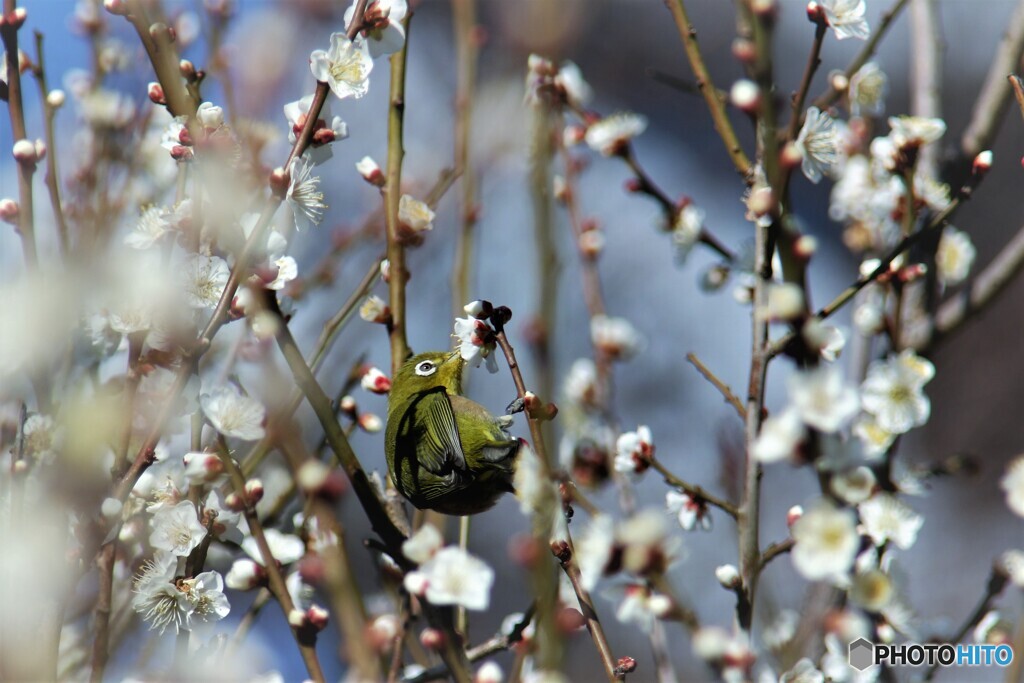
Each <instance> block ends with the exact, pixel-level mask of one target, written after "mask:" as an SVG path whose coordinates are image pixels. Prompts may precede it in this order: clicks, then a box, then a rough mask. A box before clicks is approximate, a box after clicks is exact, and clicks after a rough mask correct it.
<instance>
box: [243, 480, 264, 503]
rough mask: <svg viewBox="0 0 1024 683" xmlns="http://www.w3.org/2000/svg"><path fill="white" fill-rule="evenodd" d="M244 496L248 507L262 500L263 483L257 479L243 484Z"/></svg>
mask: <svg viewBox="0 0 1024 683" xmlns="http://www.w3.org/2000/svg"><path fill="white" fill-rule="evenodd" d="M245 495H246V496H247V497H248V498H249V504H250V505H255V504H256V503H258V502H260V501H261V500H263V482H262V481H260V480H259V479H250V480H249V481H247V482H245Z"/></svg>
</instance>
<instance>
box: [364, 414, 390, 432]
mask: <svg viewBox="0 0 1024 683" xmlns="http://www.w3.org/2000/svg"><path fill="white" fill-rule="evenodd" d="M359 427H360V428H362V430H363V431H364V432H367V433H369V434H376V433H377V432H379V431H380V430H381V429H383V428H384V422H383V421H382V420H381V419H380V418H379V417H377V416H376V415H375V414H373V413H363V414H362V415H360V416H359Z"/></svg>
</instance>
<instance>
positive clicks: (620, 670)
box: [615, 657, 636, 676]
mask: <svg viewBox="0 0 1024 683" xmlns="http://www.w3.org/2000/svg"><path fill="white" fill-rule="evenodd" d="M634 671H636V660H635V659H633V658H632V657H619V661H618V662H617V663H616V664H615V674H616V675H617V676H622V675H625V674H628V673H633V672H634Z"/></svg>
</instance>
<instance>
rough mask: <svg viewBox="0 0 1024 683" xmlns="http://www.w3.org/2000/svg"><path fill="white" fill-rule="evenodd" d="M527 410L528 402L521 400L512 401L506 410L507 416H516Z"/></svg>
mask: <svg viewBox="0 0 1024 683" xmlns="http://www.w3.org/2000/svg"><path fill="white" fill-rule="evenodd" d="M525 409H526V401H524V400H523V399H521V398H517V399H516V400H514V401H512V402H511V403H509V404H508V407H507V408H505V414H506V415H515V414H516V413H521V412H523V410H525Z"/></svg>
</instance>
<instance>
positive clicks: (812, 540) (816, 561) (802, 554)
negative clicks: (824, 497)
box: [792, 502, 860, 581]
mask: <svg viewBox="0 0 1024 683" xmlns="http://www.w3.org/2000/svg"><path fill="white" fill-rule="evenodd" d="M792 535H793V541H794V542H795V543H794V545H793V551H792V556H793V565H794V566H795V567H796V569H797V571H799V572H800V573H801V574H802V575H803V576H804V577H805V578H808V579H810V580H812V581H816V580H820V579H828V578H835V577H837V576H841V575H843V574H845V573H846V572H847V571H849V569H850V567H851V566H852V565H853V561H854V558H856V556H857V548H858V547H859V545H860V539H859V537H858V536H857V522H856V519H855V518H854V515H853V512H852V511H851V510H842V509H839V508H837V507H834V506H833V505H831V504H830V503H825V502H820V503H818V504H817V505H815V506H814V507H812V508H811V509H810V510H807V511H806V512H804V514H802V515H801V516H800V518H799V519H797V520H796V521H795V522H793V527H792Z"/></svg>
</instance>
